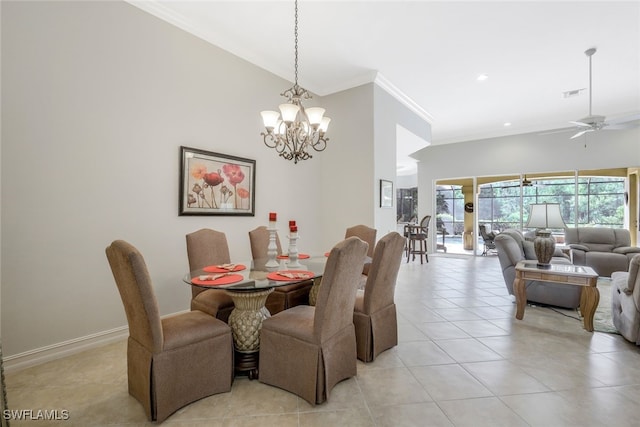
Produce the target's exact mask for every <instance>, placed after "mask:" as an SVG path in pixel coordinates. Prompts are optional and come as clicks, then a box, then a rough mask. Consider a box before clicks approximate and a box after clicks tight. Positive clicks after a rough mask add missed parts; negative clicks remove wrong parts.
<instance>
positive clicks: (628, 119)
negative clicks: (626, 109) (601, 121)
mask: <svg viewBox="0 0 640 427" xmlns="http://www.w3.org/2000/svg"><path fill="white" fill-rule="evenodd" d="M638 120H640V113H634V114H628V115H626V116H621V117H616V118H613V119H610V120H607V123H608V124H609V125H619V124H623V123H629V122H635V121H638Z"/></svg>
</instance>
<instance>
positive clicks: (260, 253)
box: [249, 225, 282, 259]
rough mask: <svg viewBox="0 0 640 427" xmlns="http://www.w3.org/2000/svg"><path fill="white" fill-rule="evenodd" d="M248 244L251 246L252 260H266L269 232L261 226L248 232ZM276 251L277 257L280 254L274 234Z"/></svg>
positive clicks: (280, 248)
mask: <svg viewBox="0 0 640 427" xmlns="http://www.w3.org/2000/svg"><path fill="white" fill-rule="evenodd" d="M249 243H250V244H251V257H252V258H253V259H260V258H266V257H267V252H268V251H269V230H268V229H267V227H266V226H264V225H261V226H260V227H257V228H255V229H253V230H251V231H249ZM276 251H277V252H278V255H281V254H282V246H281V245H280V237H279V236H278V233H276Z"/></svg>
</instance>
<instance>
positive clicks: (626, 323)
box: [611, 255, 640, 345]
mask: <svg viewBox="0 0 640 427" xmlns="http://www.w3.org/2000/svg"><path fill="white" fill-rule="evenodd" d="M611 317H612V320H613V325H614V326H615V327H616V329H617V330H618V332H620V334H621V335H622V336H623V337H625V338H626V339H627V340H629V341H631V342H634V343H636V344H637V345H640V255H636V256H634V257H633V258H632V259H631V262H630V263H629V271H628V272H626V271H616V272H613V273H612V274H611Z"/></svg>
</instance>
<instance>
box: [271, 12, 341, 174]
mask: <svg viewBox="0 0 640 427" xmlns="http://www.w3.org/2000/svg"><path fill="white" fill-rule="evenodd" d="M294 35H295V84H294V85H293V87H291V88H289V89H287V90H285V91H284V92H283V93H281V94H280V95H281V96H284V97H286V98H287V101H288V102H287V103H285V104H280V105H279V106H278V108H279V109H280V112H277V111H262V112H261V113H260V114H261V115H262V120H263V122H264V127H265V129H266V132H262V133H261V134H260V135H262V136H263V138H264V143H265V145H266V146H267V147H269V148H275V149H276V151H277V152H278V153H279V154H280V157H283V158H285V159H287V160H293V162H294V163H298V161H299V160H307V159H310V158H311V157H313V156H312V155H311V154H309V148H313V149H314V150H315V151H322V150H324V149H325V148H327V141H328V140H329V138H325V132H326V131H327V128H328V126H329V122H330V121H331V119H330V118H329V117H323V116H324V111H325V110H324V108H320V107H311V108H304V106H303V105H302V100H303V99H311V94H309V92H308V91H307V90H306V89H304V88H302V87H300V86H299V85H298V0H296V1H295V30H294ZM280 114H282V117H280Z"/></svg>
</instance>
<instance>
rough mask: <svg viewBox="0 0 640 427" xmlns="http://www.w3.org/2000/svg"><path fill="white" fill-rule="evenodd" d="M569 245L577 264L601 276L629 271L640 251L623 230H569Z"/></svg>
mask: <svg viewBox="0 0 640 427" xmlns="http://www.w3.org/2000/svg"><path fill="white" fill-rule="evenodd" d="M564 239H565V244H567V245H569V247H570V248H571V256H572V259H573V264H575V265H586V266H589V267H591V268H593V269H594V270H595V271H596V273H598V275H599V276H604V277H611V273H613V272H614V271H628V270H629V262H631V258H633V256H634V255H636V254H638V253H640V248H638V247H634V246H631V234H630V233H629V230H625V229H623V228H599V227H577V228H567V229H565V235H564Z"/></svg>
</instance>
